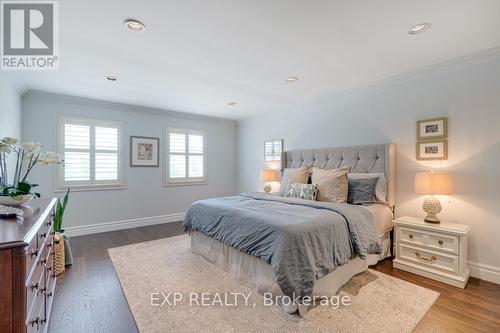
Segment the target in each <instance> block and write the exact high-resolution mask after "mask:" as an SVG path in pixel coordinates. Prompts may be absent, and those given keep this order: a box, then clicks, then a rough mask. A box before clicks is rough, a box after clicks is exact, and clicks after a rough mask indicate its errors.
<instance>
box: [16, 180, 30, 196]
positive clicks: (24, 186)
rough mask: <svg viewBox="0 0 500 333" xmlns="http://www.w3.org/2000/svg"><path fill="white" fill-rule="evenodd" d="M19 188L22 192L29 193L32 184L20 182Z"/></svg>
mask: <svg viewBox="0 0 500 333" xmlns="http://www.w3.org/2000/svg"><path fill="white" fill-rule="evenodd" d="M17 190H18V191H19V192H21V193H22V194H29V193H30V191H31V184H29V183H26V182H19V184H18V185H17Z"/></svg>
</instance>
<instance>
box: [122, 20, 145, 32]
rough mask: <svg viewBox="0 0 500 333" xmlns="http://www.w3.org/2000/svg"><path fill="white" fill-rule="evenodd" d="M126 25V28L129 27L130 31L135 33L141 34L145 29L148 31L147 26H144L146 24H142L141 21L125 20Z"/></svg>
mask: <svg viewBox="0 0 500 333" xmlns="http://www.w3.org/2000/svg"><path fill="white" fill-rule="evenodd" d="M124 23H125V27H127V29H128V30H130V31H133V32H141V31H144V29H146V26H145V25H144V23H142V22H141V21H137V20H134V19H128V20H125V22H124Z"/></svg>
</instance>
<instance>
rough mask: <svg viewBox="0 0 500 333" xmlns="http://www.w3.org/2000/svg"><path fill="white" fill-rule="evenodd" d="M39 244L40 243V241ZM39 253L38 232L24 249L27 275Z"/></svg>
mask: <svg viewBox="0 0 500 333" xmlns="http://www.w3.org/2000/svg"><path fill="white" fill-rule="evenodd" d="M40 244H41V243H40ZM39 254H40V249H39V247H38V234H36V236H35V237H33V239H32V240H31V242H30V243H29V245H28V250H27V251H26V276H28V277H29V275H30V273H31V270H32V268H33V264H34V263H35V261H36V258H37V257H38V255H39Z"/></svg>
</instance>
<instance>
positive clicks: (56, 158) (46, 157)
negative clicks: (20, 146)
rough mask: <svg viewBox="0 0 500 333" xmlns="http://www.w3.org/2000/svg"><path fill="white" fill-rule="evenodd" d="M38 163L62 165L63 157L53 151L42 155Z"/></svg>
mask: <svg viewBox="0 0 500 333" xmlns="http://www.w3.org/2000/svg"><path fill="white" fill-rule="evenodd" d="M38 162H40V163H42V164H44V165H49V164H61V163H62V159H61V155H59V154H58V153H55V152H53V151H49V152H47V153H45V154H41V155H40V157H39V158H38Z"/></svg>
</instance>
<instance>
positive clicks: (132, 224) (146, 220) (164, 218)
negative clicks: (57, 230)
mask: <svg viewBox="0 0 500 333" xmlns="http://www.w3.org/2000/svg"><path fill="white" fill-rule="evenodd" d="M184 215H185V213H177V214H169V215H161V216H152V217H142V218H138V219H131V220H123V221H113V222H104V223H97V224H89V225H82V226H78V227H69V228H66V229H65V233H66V235H68V236H70V237H74V236H83V235H90V234H97V233H101V232H107V231H115V230H122V229H130V228H137V227H145V226H148V225H154V224H162V223H172V222H178V221H182V220H184Z"/></svg>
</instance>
